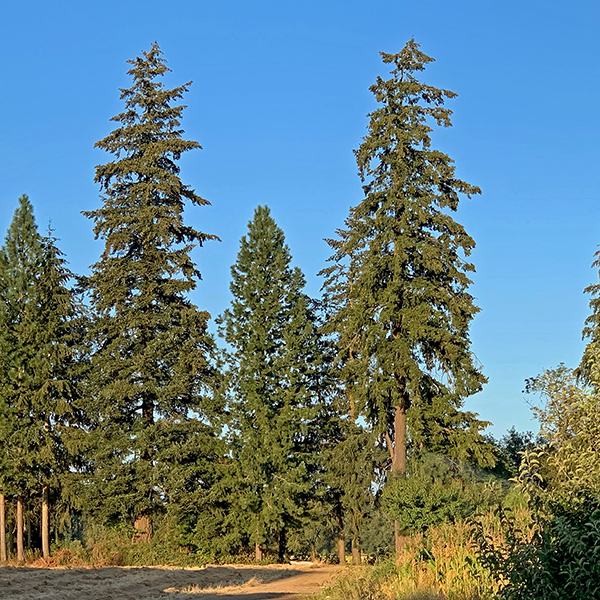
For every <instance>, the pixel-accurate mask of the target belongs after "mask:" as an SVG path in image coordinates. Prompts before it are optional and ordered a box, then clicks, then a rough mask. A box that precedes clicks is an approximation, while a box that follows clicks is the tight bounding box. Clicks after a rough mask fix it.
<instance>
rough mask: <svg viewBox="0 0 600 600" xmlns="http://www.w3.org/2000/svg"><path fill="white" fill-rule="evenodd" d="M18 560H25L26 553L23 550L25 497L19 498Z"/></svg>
mask: <svg viewBox="0 0 600 600" xmlns="http://www.w3.org/2000/svg"><path fill="white" fill-rule="evenodd" d="M17 560H18V561H19V562H22V561H23V560H25V551H24V548H23V497H22V496H18V497H17Z"/></svg>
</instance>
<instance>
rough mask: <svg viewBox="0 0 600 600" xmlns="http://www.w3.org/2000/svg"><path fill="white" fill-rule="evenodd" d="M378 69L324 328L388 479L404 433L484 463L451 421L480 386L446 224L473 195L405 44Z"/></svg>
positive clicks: (457, 261) (471, 432) (468, 432)
mask: <svg viewBox="0 0 600 600" xmlns="http://www.w3.org/2000/svg"><path fill="white" fill-rule="evenodd" d="M382 58H383V62H384V63H385V64H390V65H391V66H392V71H391V77H390V79H387V80H384V79H382V78H380V77H378V78H377V81H376V83H375V84H374V85H373V86H371V91H372V92H373V94H374V95H375V98H376V100H377V102H378V103H379V106H378V107H377V108H376V109H375V110H374V111H373V112H372V113H371V114H370V115H369V118H370V121H369V125H368V132H367V135H366V137H365V138H364V140H363V143H362V144H361V146H360V147H359V149H358V150H357V151H356V153H355V154H356V160H357V164H358V171H359V175H360V177H361V180H362V181H363V184H364V185H363V190H364V194H365V197H364V199H363V200H362V201H361V202H360V203H359V204H358V205H356V206H355V207H353V208H352V209H351V210H350V215H349V217H348V219H347V220H346V227H345V229H341V230H339V231H338V232H337V233H338V237H337V239H334V240H328V243H329V244H330V246H331V247H332V248H333V250H334V254H333V256H332V258H331V259H330V260H331V261H332V262H333V264H332V265H331V266H330V267H329V268H328V269H326V270H325V271H324V274H325V275H326V283H325V288H326V294H327V298H328V300H329V302H330V303H331V304H332V306H333V309H334V310H333V316H332V318H331V321H330V324H329V328H330V329H331V330H332V331H335V332H336V333H337V334H338V336H339V340H338V341H339V359H340V362H341V364H342V365H343V377H344V379H345V381H346V385H347V388H348V394H349V396H350V397H351V399H352V404H353V405H354V406H356V408H357V409H359V410H360V411H361V412H362V414H363V415H365V416H366V417H367V418H368V420H369V421H370V422H371V423H373V424H374V426H375V427H376V428H377V429H378V430H379V432H380V434H381V435H383V436H384V438H385V440H386V442H387V447H388V450H389V452H390V458H391V461H392V469H393V470H394V471H396V472H400V473H403V472H405V469H406V449H407V435H408V433H407V424H408V426H409V427H410V434H411V438H412V436H413V435H414V437H415V438H417V437H420V440H419V441H420V442H421V443H422V444H423V445H424V446H425V447H427V445H428V443H429V442H430V441H431V436H429V434H428V431H427V427H428V426H429V425H432V424H436V423H437V424H439V425H440V430H441V431H443V434H444V435H446V436H448V435H453V432H459V433H460V435H462V436H463V438H464V439H463V440H462V451H463V453H466V454H471V453H474V454H477V453H478V452H479V453H480V454H481V456H480V458H481V459H482V460H484V461H485V460H487V459H488V457H487V455H486V452H485V449H484V447H483V439H482V437H481V436H480V435H479V430H480V429H481V428H482V427H483V426H484V425H485V424H484V423H482V422H480V421H477V419H476V417H475V415H472V414H470V413H464V412H462V411H460V408H461V406H462V403H463V399H464V398H465V397H466V396H469V395H470V394H473V393H475V392H477V391H479V390H480V389H481V387H482V385H483V383H484V382H485V378H484V376H483V375H482V374H481V372H480V369H479V367H478V366H477V364H476V361H475V359H474V357H473V354H472V352H471V349H470V341H469V325H470V322H471V320H472V318H473V317H474V315H475V314H476V313H477V312H478V310H479V309H478V308H477V307H476V306H475V304H474V302H473V297H472V296H471V295H470V294H469V293H468V287H469V285H470V284H471V280H470V279H469V276H468V273H469V272H472V271H473V270H474V267H473V265H472V264H471V263H469V262H468V256H469V254H470V253H471V250H472V249H473V247H474V246H475V242H474V241H473V239H472V238H471V237H470V236H469V235H468V234H467V233H466V231H465V230H464V228H463V227H462V226H461V225H460V224H459V223H457V222H456V221H455V220H454V219H453V218H452V216H451V213H452V212H454V211H456V209H457V208H458V203H459V196H460V195H461V194H464V195H466V196H467V197H470V196H472V195H474V194H479V193H480V190H479V188H477V187H475V186H473V185H470V184H468V183H466V182H464V181H462V180H460V179H458V178H457V177H456V175H455V168H454V164H453V161H452V159H451V158H450V157H449V156H447V155H446V154H444V153H442V152H440V151H439V150H435V149H433V148H432V145H431V138H430V133H431V132H432V126H431V123H434V124H436V125H438V126H442V127H448V126H450V125H451V121H450V115H451V111H450V110H449V109H447V108H445V107H444V102H445V100H446V99H449V98H453V97H454V96H456V94H454V93H453V92H450V91H448V90H443V89H437V88H435V87H432V86H430V85H427V84H424V83H422V82H420V81H419V80H418V79H417V77H416V74H417V73H418V72H419V71H422V70H423V69H424V68H425V66H426V65H427V64H428V63H430V62H431V61H432V60H433V59H432V58H430V57H429V56H427V55H425V54H424V53H423V52H421V51H420V50H419V45H418V44H416V43H415V42H414V40H410V41H409V42H408V43H407V44H406V46H405V47H404V48H403V49H402V51H401V52H400V53H398V54H386V53H382ZM407 419H408V422H407ZM438 442H439V440H438ZM399 543H400V539H399V536H398V535H397V545H398V544H399Z"/></svg>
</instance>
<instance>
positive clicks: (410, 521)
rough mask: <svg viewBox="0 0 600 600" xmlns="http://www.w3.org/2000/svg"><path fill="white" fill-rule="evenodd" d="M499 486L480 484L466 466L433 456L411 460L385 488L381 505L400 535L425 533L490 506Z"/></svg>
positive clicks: (498, 497) (499, 495) (496, 500)
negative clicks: (395, 523) (393, 520)
mask: <svg viewBox="0 0 600 600" xmlns="http://www.w3.org/2000/svg"><path fill="white" fill-rule="evenodd" d="M501 497H502V489H501V487H500V485H499V484H495V483H494V482H492V481H487V482H486V481H483V480H481V479H479V478H478V477H477V474H476V473H475V472H473V471H472V470H471V469H470V468H469V467H467V466H465V465H460V464H458V463H456V462H454V461H452V460H450V459H449V458H447V457H444V456H436V455H433V454H429V455H425V456H422V457H420V458H413V459H412V460H411V461H410V462H409V470H408V474H407V476H405V477H404V476H397V477H395V478H394V479H392V481H391V482H390V483H389V484H388V485H387V486H386V488H385V490H384V493H383V506H384V508H385V511H386V512H387V514H389V515H390V516H391V517H393V518H394V519H395V520H396V521H397V522H398V524H399V526H400V530H401V532H402V533H403V534H414V533H425V532H426V531H427V530H428V529H429V528H430V527H435V526H436V525H440V524H441V523H445V522H450V523H456V522H457V521H461V520H464V519H466V518H467V517H470V516H471V515H473V514H475V513H478V512H486V511H487V510H490V509H491V508H493V507H494V505H495V504H497V503H498V502H499V501H500V500H501Z"/></svg>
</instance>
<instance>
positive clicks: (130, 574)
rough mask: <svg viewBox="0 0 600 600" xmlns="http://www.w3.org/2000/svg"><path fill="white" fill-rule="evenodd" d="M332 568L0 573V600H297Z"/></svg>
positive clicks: (333, 572)
mask: <svg viewBox="0 0 600 600" xmlns="http://www.w3.org/2000/svg"><path fill="white" fill-rule="evenodd" d="M341 570H342V569H341V568H340V567H337V566H332V565H320V564H314V565H312V564H297V565H270V566H245V565H219V566H212V565H208V566H206V567H201V568H188V569H180V568H171V567H102V568H76V569H73V568H32V567H0V598H1V599H2V600H41V599H42V598H43V599H44V600H300V599H301V598H303V597H304V596H309V595H312V594H315V593H317V592H318V591H319V590H320V589H321V588H323V587H325V586H327V585H330V584H331V583H333V581H334V580H335V579H336V577H337V576H338V575H339V574H340V573H341Z"/></svg>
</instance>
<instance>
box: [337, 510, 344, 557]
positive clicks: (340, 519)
mask: <svg viewBox="0 0 600 600" xmlns="http://www.w3.org/2000/svg"><path fill="white" fill-rule="evenodd" d="M336 512H337V514H336V520H337V527H338V531H337V551H338V562H339V564H340V565H345V564H346V536H345V535H344V514H343V512H342V507H341V505H338V507H337V511H336Z"/></svg>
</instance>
